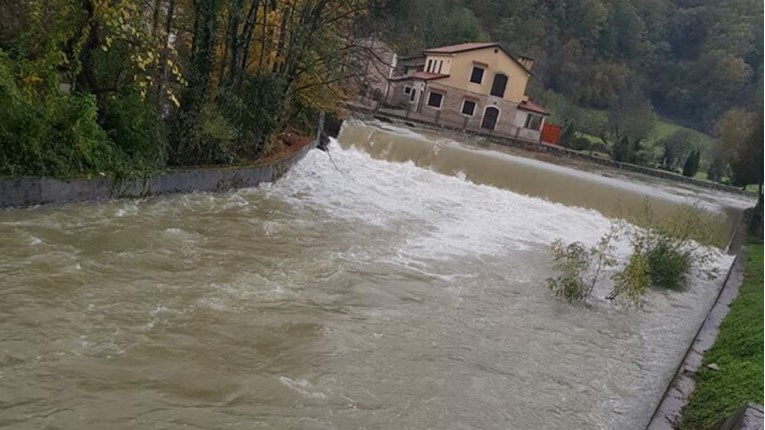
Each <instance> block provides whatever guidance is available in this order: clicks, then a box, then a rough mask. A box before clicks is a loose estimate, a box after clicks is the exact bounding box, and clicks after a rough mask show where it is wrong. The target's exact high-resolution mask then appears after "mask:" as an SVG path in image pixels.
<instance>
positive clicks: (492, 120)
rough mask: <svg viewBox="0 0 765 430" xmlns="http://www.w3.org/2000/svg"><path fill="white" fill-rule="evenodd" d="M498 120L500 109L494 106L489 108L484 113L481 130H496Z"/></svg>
mask: <svg viewBox="0 0 765 430" xmlns="http://www.w3.org/2000/svg"><path fill="white" fill-rule="evenodd" d="M497 119H499V109H497V108H496V107H494V106H487V107H486V109H485V110H484V111H483V119H482V120H481V128H485V129H488V130H494V127H496V126H497Z"/></svg>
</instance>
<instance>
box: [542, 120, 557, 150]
mask: <svg viewBox="0 0 765 430" xmlns="http://www.w3.org/2000/svg"><path fill="white" fill-rule="evenodd" d="M542 142H545V143H550V144H552V145H557V144H558V143H560V126H557V125H555V124H547V123H545V125H544V127H542Z"/></svg>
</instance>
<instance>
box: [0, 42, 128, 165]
mask: <svg viewBox="0 0 765 430" xmlns="http://www.w3.org/2000/svg"><path fill="white" fill-rule="evenodd" d="M16 66H18V62H17V63H13V62H12V61H11V60H10V59H9V58H8V56H7V55H4V54H2V53H0V100H2V103H3V108H2V109H0V175H5V176H22V175H26V176H31V175H34V176H59V177H71V176H74V175H77V174H82V173H97V172H107V171H112V170H113V169H114V168H115V166H116V165H117V164H118V160H119V154H118V153H117V151H116V150H115V148H114V146H113V145H112V144H111V142H109V140H108V138H107V136H106V133H105V132H104V131H103V129H101V127H100V126H99V125H98V123H97V121H96V119H97V115H96V113H97V109H96V101H95V97H93V96H92V95H83V94H72V95H70V94H61V93H59V92H58V91H57V89H56V90H54V91H51V90H50V89H46V88H42V85H37V84H36V82H37V78H36V77H30V76H27V77H26V78H25V81H24V83H21V82H20V81H19V80H17V78H16V74H17V72H18V70H17V69H16ZM56 87H57V85H56Z"/></svg>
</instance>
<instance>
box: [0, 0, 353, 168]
mask: <svg viewBox="0 0 765 430" xmlns="http://www.w3.org/2000/svg"><path fill="white" fill-rule="evenodd" d="M366 13H367V4H366V3H365V2H364V1H361V0H5V1H3V2H2V3H0V103H1V104H2V108H0V175H4V176H19V175H48V176H58V177H67V176H76V175H83V174H85V175H88V174H106V173H109V174H116V175H117V176H120V175H136V174H143V173H146V172H151V171H153V170H156V169H162V168H165V167H166V166H168V165H169V166H173V165H194V164H231V163H238V162H248V161H251V160H253V159H256V158H260V157H263V156H267V155H269V154H270V153H273V152H274V151H278V150H279V149H280V148H279V147H280V145H282V142H283V139H280V138H279V134H280V133H281V132H282V131H283V130H285V128H288V127H292V128H296V129H297V131H303V132H304V133H312V132H313V131H312V128H314V127H315V124H316V117H317V114H318V112H319V111H322V110H333V109H335V108H336V106H337V104H338V103H339V101H340V100H342V99H343V98H345V97H346V96H347V94H345V93H344V91H345V88H344V86H341V85H339V83H340V82H346V81H347V80H349V79H352V78H353V77H354V73H353V70H352V69H351V68H349V67H347V61H348V59H349V58H352V57H353V55H356V54H358V53H355V51H354V50H355V49H356V48H357V47H358V44H356V43H354V39H353V37H352V36H353V34H354V24H355V22H356V21H357V20H358V19H359V17H360V16H362V15H364V14H366Z"/></svg>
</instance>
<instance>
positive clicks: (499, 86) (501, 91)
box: [489, 73, 507, 97]
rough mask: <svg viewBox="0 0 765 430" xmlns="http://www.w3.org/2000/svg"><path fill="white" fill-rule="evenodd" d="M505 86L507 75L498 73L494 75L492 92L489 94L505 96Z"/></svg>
mask: <svg viewBox="0 0 765 430" xmlns="http://www.w3.org/2000/svg"><path fill="white" fill-rule="evenodd" d="M505 88H507V76H505V75H503V74H501V73H497V74H496V75H494V82H492V84H491V92H490V93H489V94H491V95H493V96H495V97H504V96H505Z"/></svg>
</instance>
